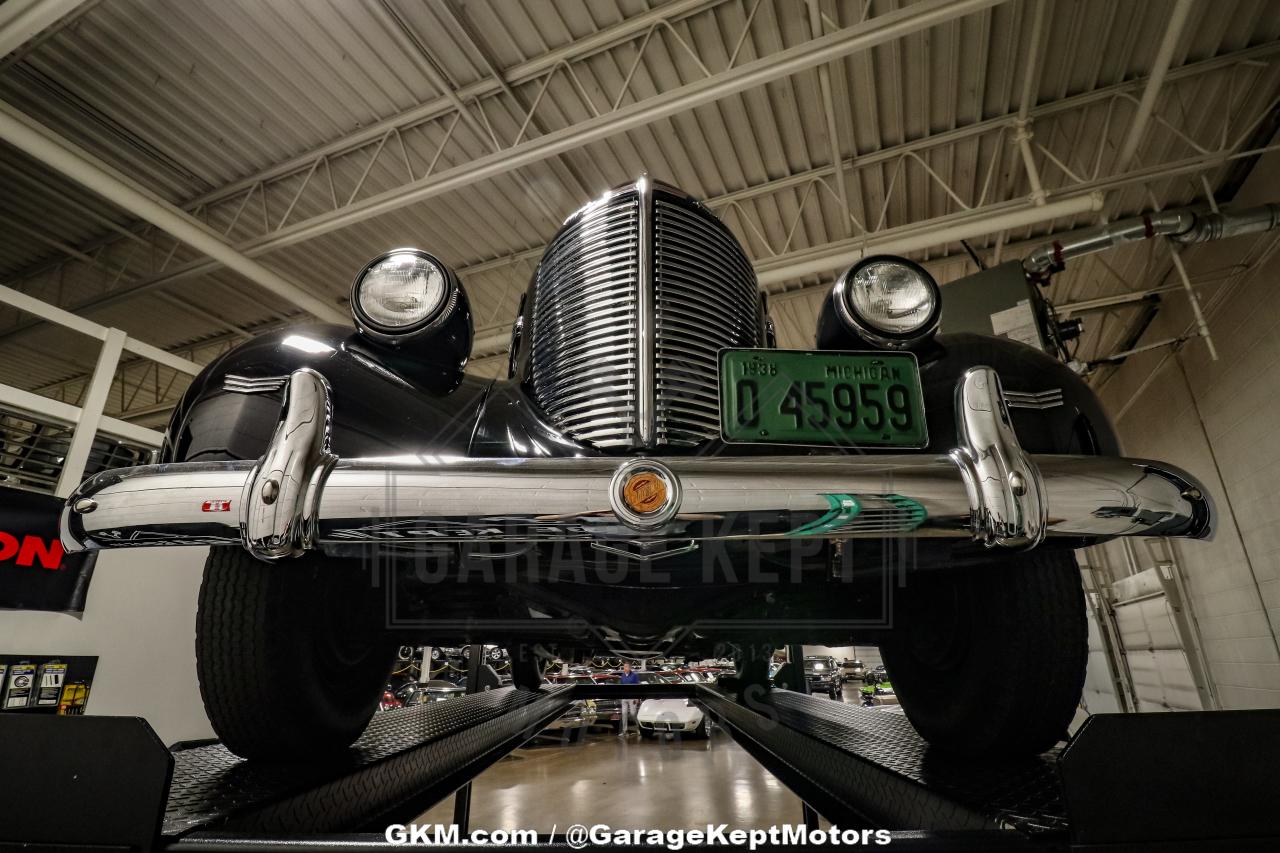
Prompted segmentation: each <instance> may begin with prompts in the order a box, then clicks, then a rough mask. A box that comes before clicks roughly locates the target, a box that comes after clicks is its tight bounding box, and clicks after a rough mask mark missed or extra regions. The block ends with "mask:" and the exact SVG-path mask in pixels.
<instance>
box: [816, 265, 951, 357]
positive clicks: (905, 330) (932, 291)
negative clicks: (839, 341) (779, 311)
mask: <svg viewBox="0 0 1280 853" xmlns="http://www.w3.org/2000/svg"><path fill="white" fill-rule="evenodd" d="M832 299H833V301H834V303H835V308H836V313H837V314H838V315H839V316H840V319H841V321H842V322H843V323H844V324H845V326H847V327H848V328H849V330H850V331H851V332H853V333H854V334H856V335H858V336H859V337H861V338H863V339H865V340H867V341H869V342H871V343H873V344H877V345H879V346H882V347H888V348H893V349H901V348H906V347H910V346H911V345H913V344H916V343H918V342H920V341H922V340H924V339H926V338H928V337H929V336H930V335H932V334H933V333H934V332H935V331H937V328H938V320H939V318H940V317H941V316H942V298H941V293H940V291H939V289H938V283H937V282H936V281H934V280H933V276H931V275H929V273H928V271H927V270H925V268H924V267H922V266H920V265H919V264H917V263H914V262H913V261H909V260H907V259H906V258H897V257H893V256H892V255H875V256H873V257H870V258H864V259H863V260H861V261H859V262H858V263H856V264H854V265H853V266H852V267H850V268H849V269H848V270H846V271H845V272H844V274H843V275H841V276H840V278H839V279H837V280H836V286H835V290H834V291H833V293H832Z"/></svg>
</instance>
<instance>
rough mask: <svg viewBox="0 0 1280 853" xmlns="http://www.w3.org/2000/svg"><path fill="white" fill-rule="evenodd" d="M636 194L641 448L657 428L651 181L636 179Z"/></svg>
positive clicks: (650, 441) (650, 443) (648, 443)
mask: <svg viewBox="0 0 1280 853" xmlns="http://www.w3.org/2000/svg"><path fill="white" fill-rule="evenodd" d="M636 193H637V195H638V196H639V211H638V213H639V246H638V252H637V256H638V257H637V260H638V264H637V267H638V269H637V273H638V276H637V281H636V287H637V291H638V296H639V298H638V299H637V300H636V329H637V331H638V335H637V341H636V343H637V344H638V347H637V352H636V357H637V360H638V363H637V365H636V435H637V437H638V438H639V440H640V446H641V447H652V446H653V444H654V436H655V433H656V429H657V420H658V414H657V405H656V404H657V399H656V389H657V380H656V377H655V367H654V365H655V363H656V351H657V346H658V342H657V336H656V334H655V327H656V323H657V317H656V311H655V310H654V309H655V305H656V299H655V298H654V289H655V288H654V276H653V183H652V181H650V180H649V177H648V176H647V175H642V176H641V177H640V179H639V180H637V181H636Z"/></svg>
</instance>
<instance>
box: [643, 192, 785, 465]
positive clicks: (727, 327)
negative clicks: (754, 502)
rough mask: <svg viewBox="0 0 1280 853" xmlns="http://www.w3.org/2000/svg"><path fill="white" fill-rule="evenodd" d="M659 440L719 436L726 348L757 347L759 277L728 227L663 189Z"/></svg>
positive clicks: (656, 214) (658, 273)
mask: <svg viewBox="0 0 1280 853" xmlns="http://www.w3.org/2000/svg"><path fill="white" fill-rule="evenodd" d="M653 207H654V210H653V221H654V229H653V232H654V233H653V256H654V263H653V275H654V288H655V292H656V299H655V300H654V301H655V306H656V312H657V323H656V327H655V336H654V337H655V341H656V352H655V358H654V369H655V373H656V376H657V379H656V389H657V406H656V412H657V429H656V435H657V439H658V443H659V444H667V445H692V444H698V443H700V442H702V441H704V440H705V439H707V438H711V437H714V436H717V435H719V434H720V404H719V397H718V390H717V380H716V377H717V375H718V372H719V356H718V355H717V353H718V352H719V351H720V349H722V348H723V347H754V346H759V340H760V316H759V301H758V300H759V297H758V296H757V287H756V276H755V272H754V270H752V268H751V264H750V263H749V262H748V261H747V258H746V255H744V254H743V252H742V248H741V247H740V246H739V245H738V241H737V240H736V239H734V237H733V234H731V233H730V232H729V229H727V228H725V227H724V225H722V224H721V223H720V220H718V219H716V218H714V217H713V216H711V215H710V214H709V213H707V212H706V211H705V210H704V209H703V208H701V207H700V206H697V205H694V204H692V203H690V202H687V201H683V200H681V199H678V198H674V197H668V196H667V195H665V194H663V193H662V192H661V191H659V192H658V193H656V194H655V197H654V202H653Z"/></svg>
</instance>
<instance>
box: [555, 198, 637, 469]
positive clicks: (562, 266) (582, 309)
mask: <svg viewBox="0 0 1280 853" xmlns="http://www.w3.org/2000/svg"><path fill="white" fill-rule="evenodd" d="M638 209H639V201H638V196H637V194H636V193H635V192H630V193H623V194H618V195H614V196H612V197H610V198H608V199H606V200H604V201H602V202H597V203H595V204H594V205H590V206H588V207H587V208H585V209H583V210H582V211H580V212H579V213H578V214H577V216H576V217H575V218H574V219H571V220H570V221H569V222H568V223H567V224H566V225H565V226H564V228H563V229H561V231H560V233H559V234H558V235H557V236H556V238H555V239H554V240H553V241H552V242H551V245H549V246H548V247H547V251H546V253H545V254H543V256H542V261H541V263H539V265H538V272H537V283H536V286H535V290H534V301H533V328H532V329H531V334H530V337H531V340H532V354H531V356H530V369H531V378H532V380H533V389H534V396H535V397H536V399H537V401H538V404H539V405H540V406H541V407H542V409H543V410H544V411H545V412H546V413H547V415H548V416H549V417H550V418H551V420H552V422H553V423H555V424H556V426H558V427H560V428H561V429H563V430H564V431H565V432H566V433H568V434H569V435H571V436H573V437H574V438H577V439H579V440H580V441H585V442H589V443H591V444H594V445H596V446H598V447H619V446H622V447H630V446H632V445H634V444H635V443H636V394H637V391H636V367H637V363H636V362H637V359H636V354H637V344H636V337H637V329H636V316H637V311H636V305H637V292H636V291H637V281H638V274H637V269H638V267H637V262H638V257H639V222H638Z"/></svg>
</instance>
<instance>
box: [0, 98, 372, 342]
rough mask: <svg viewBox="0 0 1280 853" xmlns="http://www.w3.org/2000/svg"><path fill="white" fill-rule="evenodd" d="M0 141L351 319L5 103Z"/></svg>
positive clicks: (275, 285)
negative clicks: (238, 250) (241, 252)
mask: <svg viewBox="0 0 1280 853" xmlns="http://www.w3.org/2000/svg"><path fill="white" fill-rule="evenodd" d="M0 138H2V139H4V140H5V141H6V142H8V143H10V144H11V145H13V146H15V147H16V148H19V149H21V150H22V151H24V152H26V153H27V154H29V155H30V156H32V157H34V158H35V159H37V160H39V161H40V162H42V163H44V164H45V165H47V166H49V167H50V168H52V169H54V170H56V171H58V172H61V173H62V174H64V175H66V176H67V177H69V178H72V179H74V180H76V181H78V182H79V183H81V184H83V185H84V186H85V187H87V188H88V189H90V190H92V191H93V192H95V193H97V194H98V195H100V196H102V197H103V198H105V199H107V200H108V201H111V202H113V203H115V204H117V205H119V206H120V207H122V208H124V209H125V210H128V211H129V212H130V213H132V214H134V215H135V216H139V217H141V218H143V219H145V220H147V221H148V222H150V223H152V224H153V225H155V226H156V227H158V228H161V229H163V230H165V231H167V232H168V233H169V234H171V235H173V236H174V237H176V238H177V239H179V240H181V241H182V242H184V243H186V244H188V245H190V246H191V247H193V248H195V249H197V250H199V251H201V252H204V253H205V254H206V255H208V256H209V257H210V258H212V259H214V260H215V261H217V262H218V263H221V264H223V265H224V266H226V267H228V268H230V269H232V270H234V271H236V272H238V273H240V274H241V275H243V276H244V277H245V278H247V279H249V280H250V281H252V282H254V283H255V284H258V285H259V286H261V287H263V288H264V289H266V290H267V291H269V292H271V293H274V294H275V295H276V296H279V297H281V298H282V299H284V300H286V301H288V302H291V303H293V304H294V305H297V306H298V307H299V308H301V309H303V310H304V311H306V312H308V313H310V314H312V315H314V316H315V317H317V318H319V319H321V320H325V321H328V322H332V323H345V322H347V321H348V318H347V316H346V315H345V314H344V313H342V312H341V311H339V310H338V309H337V308H335V307H333V306H332V305H330V304H328V303H327V302H325V301H324V300H322V299H319V298H317V297H315V296H313V295H312V294H310V293H308V292H307V291H306V290H304V289H303V288H302V287H300V286H299V285H297V284H294V283H293V282H291V281H288V280H287V279H286V278H285V277H284V276H282V275H280V274H279V273H277V272H275V271H273V270H271V269H268V268H267V267H265V266H263V265H262V264H260V263H258V262H257V261H254V260H252V259H250V258H247V257H245V256H244V255H242V254H240V253H239V252H237V251H236V250H235V249H233V248H232V247H231V246H229V245H227V244H226V243H224V242H223V241H222V240H221V239H219V238H218V237H217V236H215V235H214V234H213V232H212V231H210V230H209V229H208V228H207V227H205V226H204V225H203V224H202V223H201V222H199V221H198V220H196V219H195V218H193V217H192V216H190V215H189V214H187V213H186V212H184V211H183V210H180V209H179V208H177V207H175V206H173V205H172V204H169V203H168V202H167V201H164V200H163V199H160V198H158V197H157V196H155V195H153V194H152V193H150V192H148V191H147V190H145V189H143V188H142V187H141V186H139V185H137V184H135V183H134V182H132V181H131V180H129V179H128V178H126V177H124V176H123V175H121V174H119V173H117V172H115V170H113V169H111V167H109V166H107V165H106V164H105V163H102V162H101V161H99V160H97V159H96V158H94V157H93V156H92V155H90V154H88V153H87V152H85V151H83V150H81V149H80V148H79V147H78V146H76V145H74V144H73V143H71V142H69V141H67V140H65V139H63V138H62V137H60V136H58V135H57V134H55V133H54V132H53V131H51V130H49V129H48V128H47V127H44V126H43V125H41V124H40V123H38V122H36V121H35V120H34V119H32V118H30V117H29V116H26V115H24V114H23V113H22V112H20V111H19V110H17V109H16V108H15V107H13V106H12V105H10V104H8V103H6V102H4V101H0Z"/></svg>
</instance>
